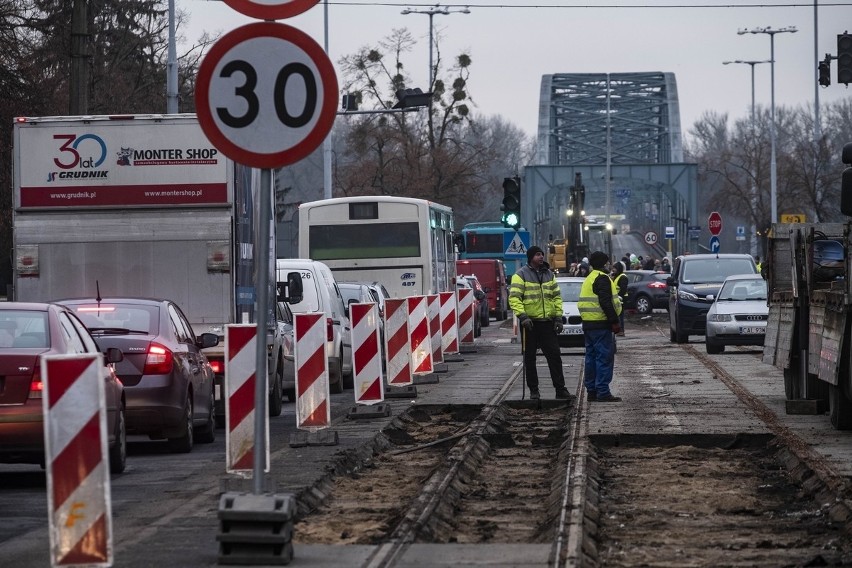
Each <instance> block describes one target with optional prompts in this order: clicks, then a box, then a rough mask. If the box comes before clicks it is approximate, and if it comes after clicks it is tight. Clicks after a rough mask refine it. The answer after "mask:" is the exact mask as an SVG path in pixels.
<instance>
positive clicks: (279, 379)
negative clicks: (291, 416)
mask: <svg viewBox="0 0 852 568" xmlns="http://www.w3.org/2000/svg"><path fill="white" fill-rule="evenodd" d="M272 381H273V384H272V392H271V393H269V416H281V408H282V406H283V404H284V401H283V400H282V398H283V397H284V393H283V392H282V391H283V388H284V387H283V385H282V383H283V382H284V369H282V368H281V362H280V361H279V362H278V365H276V366H275V374H274V375H273V378H272Z"/></svg>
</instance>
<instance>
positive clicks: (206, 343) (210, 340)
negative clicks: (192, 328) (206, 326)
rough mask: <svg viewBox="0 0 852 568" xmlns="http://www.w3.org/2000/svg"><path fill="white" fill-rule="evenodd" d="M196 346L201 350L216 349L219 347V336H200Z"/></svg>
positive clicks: (209, 334)
mask: <svg viewBox="0 0 852 568" xmlns="http://www.w3.org/2000/svg"><path fill="white" fill-rule="evenodd" d="M196 345H198V347H200V348H201V349H207V348H208V347H216V346H217V345H219V336H218V335H216V334H215V333H202V334H201V335H200V336H198V341H197V342H196Z"/></svg>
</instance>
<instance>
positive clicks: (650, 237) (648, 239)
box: [645, 231, 657, 245]
mask: <svg viewBox="0 0 852 568" xmlns="http://www.w3.org/2000/svg"><path fill="white" fill-rule="evenodd" d="M645 243H647V244H649V245H655V244H657V233H655V232H654V231H648V232H647V233H645Z"/></svg>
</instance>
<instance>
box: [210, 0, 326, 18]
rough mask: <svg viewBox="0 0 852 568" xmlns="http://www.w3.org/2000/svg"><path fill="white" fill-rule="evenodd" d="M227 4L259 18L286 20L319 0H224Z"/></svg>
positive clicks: (308, 8)
mask: <svg viewBox="0 0 852 568" xmlns="http://www.w3.org/2000/svg"><path fill="white" fill-rule="evenodd" d="M224 2H225V4H227V5H228V6H230V7H231V8H233V9H234V10H236V11H237V12H239V13H240V14H243V15H245V16H249V17H251V18H257V19H258V20H284V19H286V18H292V17H293V16H298V15H299V14H301V13H302V12H307V11H308V10H310V9H311V8H313V7H314V6H316V5H317V4H319V0H290V2H287V3H286V4H278V5H273V6H270V5H267V4H258V3H257V2H252V1H251V0H224Z"/></svg>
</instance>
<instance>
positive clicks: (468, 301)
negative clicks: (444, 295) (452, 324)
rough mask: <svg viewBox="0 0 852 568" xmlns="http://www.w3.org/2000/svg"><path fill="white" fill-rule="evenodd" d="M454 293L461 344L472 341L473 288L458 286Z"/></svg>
mask: <svg viewBox="0 0 852 568" xmlns="http://www.w3.org/2000/svg"><path fill="white" fill-rule="evenodd" d="M456 293H457V294H458V305H459V340H460V341H461V343H462V344H465V343H473V318H474V311H473V310H474V305H473V290H471V289H470V288H460V289H459V290H456Z"/></svg>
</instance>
